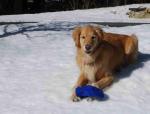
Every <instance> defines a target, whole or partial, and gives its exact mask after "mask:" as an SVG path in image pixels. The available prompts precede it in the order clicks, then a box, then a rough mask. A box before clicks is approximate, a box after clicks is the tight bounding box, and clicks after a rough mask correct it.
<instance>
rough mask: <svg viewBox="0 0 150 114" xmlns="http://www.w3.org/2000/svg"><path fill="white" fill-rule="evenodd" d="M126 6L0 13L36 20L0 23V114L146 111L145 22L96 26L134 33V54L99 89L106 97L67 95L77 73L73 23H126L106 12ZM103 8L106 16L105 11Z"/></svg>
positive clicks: (148, 34)
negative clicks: (136, 44) (136, 46)
mask: <svg viewBox="0 0 150 114" xmlns="http://www.w3.org/2000/svg"><path fill="white" fill-rule="evenodd" d="M130 6H132V7H133V6H136V5H130ZM142 6H143V5H142ZM147 6H149V5H148V4H147ZM128 7H129V6H127V7H122V6H121V7H114V8H108V9H106V8H104V9H103V8H102V9H91V10H77V11H68V12H55V13H42V14H34V15H17V16H15V15H14V16H0V21H5V22H9V21H12V22H15V21H22V22H23V21H38V22H39V23H24V24H7V25H0V114H149V112H150V76H149V75H150V61H149V60H150V24H145V25H137V26H126V27H108V26H102V27H103V29H104V30H105V31H107V32H115V33H123V34H132V33H134V34H136V35H137V36H138V39H139V51H140V54H139V59H138V61H137V63H136V64H134V65H130V66H129V67H127V68H125V69H123V70H122V71H121V72H120V73H119V74H117V76H118V77H119V79H118V81H116V82H115V83H114V84H113V85H112V86H111V87H110V88H109V89H108V90H107V91H105V93H106V94H107V95H108V96H109V98H108V99H107V100H105V101H93V102H87V101H86V100H83V101H81V102H79V103H73V102H71V101H70V99H69V97H70V95H71V92H72V87H73V85H74V83H75V81H76V79H77V77H78V69H77V66H76V63H75V47H74V42H73V40H72V38H71V32H72V29H73V27H75V26H77V25H80V24H82V23H79V22H82V21H83V22H90V21H92V22H94V21H98V22H101V21H102V22H103V21H113V22H117V21H121V22H124V21H128V20H130V21H129V22H132V21H133V20H134V19H133V20H131V19H128V18H127V16H125V15H122V14H120V16H119V15H118V18H117V17H116V18H115V16H114V14H111V13H110V11H112V10H116V9H117V8H120V10H119V12H124V10H123V9H124V8H125V9H126V10H127V8H128ZM121 9H122V10H123V11H121ZM99 10H100V11H101V12H99ZM108 12H109V14H111V15H112V16H111V18H109V15H107V16H105V15H106V14H107V13H108ZM119 12H118V13H119ZM124 13H125V12H124ZM102 14H103V15H102ZM101 15H102V16H101ZM119 17H120V18H119ZM56 21H57V22H56ZM58 21H61V22H58ZM62 21H65V22H62ZM71 21H72V22H71ZM73 21H75V23H74V22H73ZM136 21H138V22H149V21H150V20H145V21H141V20H136Z"/></svg>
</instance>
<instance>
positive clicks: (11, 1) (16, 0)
mask: <svg viewBox="0 0 150 114" xmlns="http://www.w3.org/2000/svg"><path fill="white" fill-rule="evenodd" d="M132 3H150V0H0V15H3V14H21V13H40V12H48V11H50V12H52V11H65V10H75V9H89V8H98V7H108V6H118V5H125V4H132Z"/></svg>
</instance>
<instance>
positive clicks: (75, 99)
mask: <svg viewBox="0 0 150 114" xmlns="http://www.w3.org/2000/svg"><path fill="white" fill-rule="evenodd" d="M72 101H73V102H79V101H81V98H80V97H77V96H76V97H74V98H73V99H72Z"/></svg>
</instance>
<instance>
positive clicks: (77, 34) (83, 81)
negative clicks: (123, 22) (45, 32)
mask: <svg viewBox="0 0 150 114" xmlns="http://www.w3.org/2000/svg"><path fill="white" fill-rule="evenodd" d="M72 37H73V40H74V42H75V45H76V49H77V51H76V62H77V65H78V67H79V69H80V75H79V78H78V80H77V82H76V84H75V88H76V87H79V86H83V85H87V84H90V85H93V86H95V87H98V88H101V89H104V88H106V87H107V86H109V85H111V83H112V82H113V80H114V72H115V71H116V70H117V69H119V68H120V67H122V65H124V64H125V62H126V61H128V60H130V58H131V61H130V62H132V61H134V60H135V59H136V57H137V39H136V37H135V36H127V35H118V34H112V33H105V32H104V31H103V30H102V29H101V28H99V27H95V26H91V25H86V26H83V27H77V28H75V29H74V31H73V34H72ZM127 64H128V63H127ZM71 99H72V101H80V98H79V97H77V96H76V94H75V91H73V94H72V96H71Z"/></svg>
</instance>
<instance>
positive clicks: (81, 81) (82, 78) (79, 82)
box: [71, 74, 88, 102]
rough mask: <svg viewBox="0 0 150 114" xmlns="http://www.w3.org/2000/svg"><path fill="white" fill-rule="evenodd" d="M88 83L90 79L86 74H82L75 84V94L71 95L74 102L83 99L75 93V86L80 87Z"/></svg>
mask: <svg viewBox="0 0 150 114" xmlns="http://www.w3.org/2000/svg"><path fill="white" fill-rule="evenodd" d="M87 83H88V79H87V78H86V77H85V76H84V74H80V76H79V78H78V80H77V83H76V85H75V86H74V90H73V94H72V96H71V100H72V101H74V102H78V101H80V100H81V99H80V98H79V97H77V96H76V93H75V88H77V87H79V86H83V85H86V84H87Z"/></svg>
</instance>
